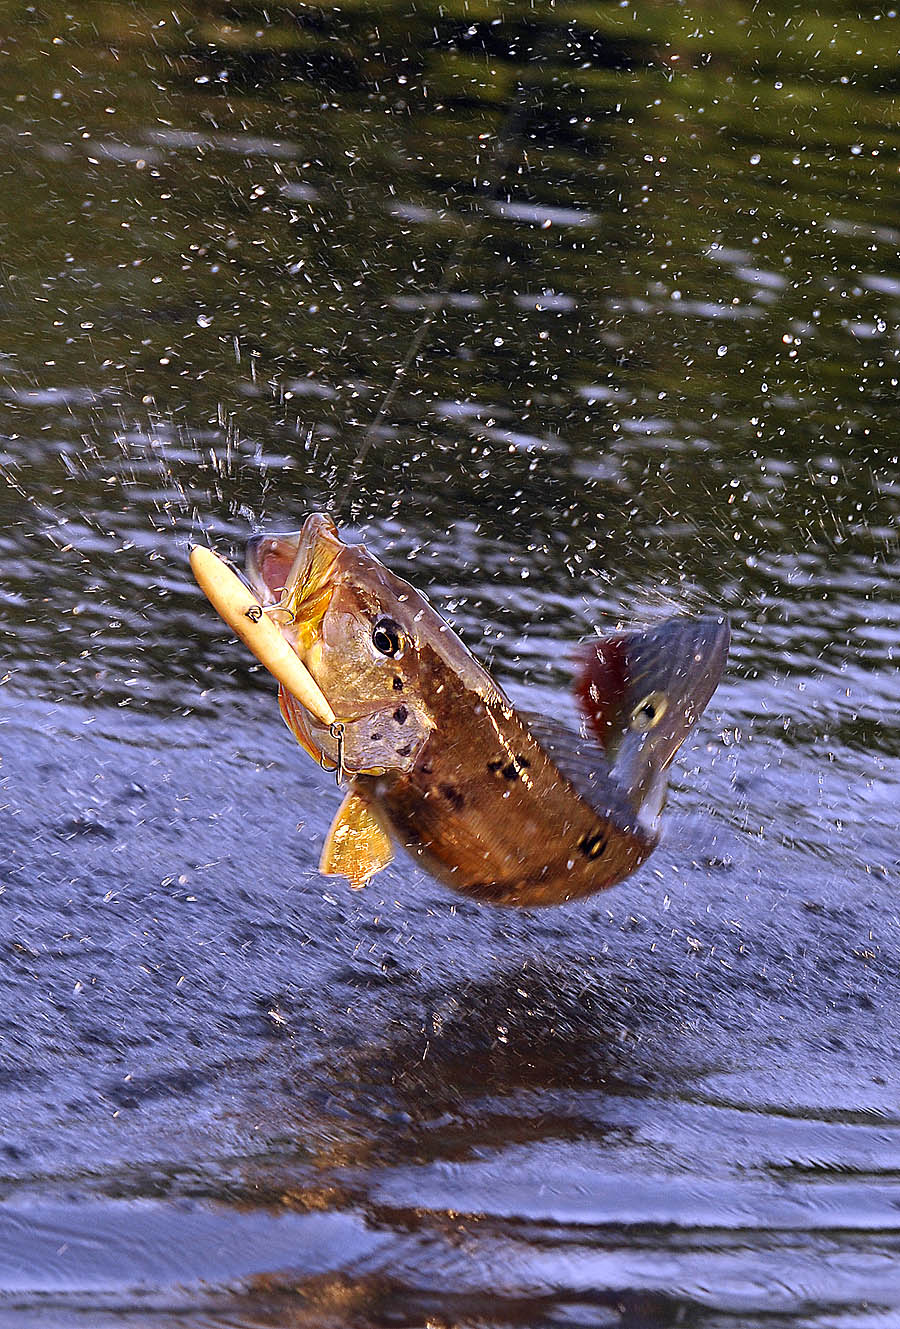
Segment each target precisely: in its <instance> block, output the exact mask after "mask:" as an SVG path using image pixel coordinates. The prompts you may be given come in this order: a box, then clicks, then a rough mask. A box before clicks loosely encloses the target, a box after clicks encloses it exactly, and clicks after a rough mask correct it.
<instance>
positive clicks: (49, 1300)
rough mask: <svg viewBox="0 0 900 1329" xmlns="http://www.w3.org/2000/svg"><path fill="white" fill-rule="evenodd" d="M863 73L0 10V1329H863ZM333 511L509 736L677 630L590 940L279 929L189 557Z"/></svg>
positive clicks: (882, 656) (888, 1207) (297, 9)
mask: <svg viewBox="0 0 900 1329" xmlns="http://www.w3.org/2000/svg"><path fill="white" fill-rule="evenodd" d="M407 11H409V12H407ZM896 33H897V20H896V12H895V11H894V10H888V9H885V8H881V7H878V6H868V7H866V8H864V9H863V8H860V9H854V10H847V9H846V7H844V6H839V5H836V4H832V5H828V6H821V5H820V6H819V7H818V9H817V10H816V11H815V12H814V13H811V12H809V11H808V10H806V9H804V8H798V7H795V6H792V5H789V4H786V3H778V4H777V5H769V6H768V7H767V8H765V9H762V8H760V7H759V6H750V5H742V4H732V3H726V4H724V5H722V4H720V5H717V6H694V7H692V8H690V7H684V6H680V5H679V6H676V5H662V6H657V5H652V4H650V3H646V2H642V3H637V4H629V5H626V6H619V5H615V4H613V5H599V4H598V5H593V4H592V5H588V4H562V3H558V4H556V5H554V4H552V3H549V2H548V3H543V2H541V3H534V4H524V3H522V4H513V3H510V4H508V5H504V6H481V5H475V4H473V3H472V0H468V3H466V2H465V0H459V2H457V0H453V2H452V3H445V4H443V5H441V6H437V5H430V4H425V5H418V6H417V7H416V8H415V10H414V11H413V10H411V9H410V8H409V7H408V6H393V5H378V6H372V5H366V4H364V3H359V4H357V3H349V4H344V5H342V6H341V7H340V8H335V7H332V6H320V7H318V8H311V7H310V8H307V7H301V6H297V5H273V6H270V7H267V8H264V7H262V6H257V5H255V4H252V3H237V4H229V5H225V4H223V3H220V0H211V2H210V3H207V4H203V5H200V4H196V5H193V6H192V7H191V8H190V12H188V11H187V10H184V11H181V10H179V11H177V12H174V13H173V11H172V9H171V6H169V7H165V6H162V5H159V6H157V5H154V4H149V3H148V4H144V5H142V6H140V7H137V8H135V7H133V6H130V5H128V6H126V5H124V4H118V3H108V4H103V5H100V4H94V3H90V2H89V3H84V4H79V5H78V6H68V7H66V6H62V5H59V4H56V3H50V4H47V5H44V6H42V7H40V8H39V9H35V8H30V7H21V8H19V9H11V10H10V13H9V14H8V15H7V18H6V21H5V22H4V24H3V33H2V36H0V57H2V58H0V106H2V107H3V111H4V121H3V124H2V126H0V176H2V193H3V197H4V199H5V207H4V208H3V251H2V272H3V296H2V301H3V304H2V307H3V312H4V315H5V318H4V336H3V342H2V345H0V402H2V418H3V422H4V423H3V434H2V437H0V517H2V521H0V555H2V561H0V567H2V580H0V643H2V646H0V649H2V658H0V665H2V668H0V683H2V691H0V699H2V701H3V708H2V713H0V726H2V727H0V756H2V764H0V921H2V926H0V955H2V966H0V992H2V998H3V999H2V1001H0V1101H2V1112H0V1196H2V1203H0V1320H2V1321H3V1322H4V1323H15V1324H20V1323H21V1324H22V1325H26V1324H28V1325H32V1324H33V1325H40V1326H46V1325H54V1326H55V1325H58V1324H63V1323H65V1324H67V1325H69V1324H80V1323H85V1324H90V1325H92V1326H93V1325H98V1326H99V1325H107V1324H108V1325H112V1324H119V1323H131V1324H141V1325H147V1326H153V1327H154V1329H161V1327H162V1326H170V1325H175V1324H179V1325H191V1326H212V1325H216V1326H225V1325H228V1326H236V1325H246V1326H249V1325H258V1326H261V1325H271V1326H275V1325H277V1326H285V1325H307V1324H308V1325H316V1326H336V1327H337V1326H353V1329H357V1327H358V1326H389V1325H403V1326H406V1325H409V1326H417V1325H424V1324H428V1325H433V1326H439V1327H440V1329H444V1327H445V1326H451V1325H460V1326H464V1325H465V1326H474V1325H478V1326H489V1325H490V1326H495V1325H496V1326H512V1325H517V1326H529V1327H530V1326H554V1327H555V1326H560V1329H562V1327H563V1326H565V1327H568V1326H573V1325H579V1326H580V1325H584V1326H607V1325H615V1326H623V1327H625V1329H661V1327H663V1326H675V1325H691V1326H698V1327H701V1326H702V1329H724V1326H729V1327H734V1329H738V1327H739V1329H756V1327H757V1326H759V1327H760V1329H762V1326H766V1327H768V1326H771V1325H775V1324H778V1325H791V1326H801V1325H802V1326H816V1329H826V1327H827V1329H873V1327H874V1326H878V1329H891V1327H892V1326H895V1325H896V1324H898V1323H900V1220H898V1214H900V1186H898V1175H900V1076H898V1071H897V1035H896V1015H897V1012H898V1009H900V918H898V913H897V909H896V891H897V886H898V884H900V837H898V831H897V807H898V802H900V719H898V704H897V692H898V653H900V594H898V591H900V554H898V538H897V521H898V513H900V464H898V458H900V440H898V433H900V431H898V424H900V410H898V392H897V388H898V377H900V375H898V359H900V356H898V352H900V336H898V324H900V260H898V243H900V229H898V225H897V217H898V215H900V214H898V209H897V200H898V185H897V161H898V149H900V138H898V131H897V124H896V116H895V114H894V111H893V100H892V99H893V97H894V94H895V93H896V88H897V80H898V73H900V66H898V57H897V45H898V44H897V36H896ZM426 317H429V318H430V321H429V323H428V325H427V326H426V327H425V331H424V336H423V339H422V345H421V350H420V351H419V353H418V355H416V356H414V357H413V358H412V359H411V361H410V363H409V365H408V367H407V369H406V372H405V374H403V375H402V377H401V379H400V381H399V384H398V385H397V390H396V392H395V394H394V396H393V398H392V400H391V403H390V409H389V410H388V411H387V413H386V414H385V416H384V418H383V419H381V420H380V421H378V423H377V427H376V428H375V429H374V431H373V430H372V429H371V426H372V424H373V421H376V420H377V418H378V415H379V408H380V406H381V404H382V403H383V401H384V398H385V394H386V393H387V392H388V390H389V389H390V388H391V386H392V384H393V383H394V380H395V374H396V371H397V369H398V367H399V366H401V365H402V364H403V363H404V358H405V357H406V356H407V354H408V353H409V352H410V348H411V347H413V346H414V345H415V344H416V343H414V338H415V336H416V333H417V330H418V329H421V328H422V327H423V320H424V319H425V318H426ZM361 453H364V454H365V455H364V456H363V457H362V460H361V461H359V462H355V461H354V459H356V458H358V457H359V456H360V454H361ZM345 489H346V493H345ZM335 503H338V504H339V507H340V512H339V516H340V517H341V518H342V521H343V523H344V524H348V525H350V528H351V530H355V531H356V532H357V533H358V534H359V535H360V536H363V537H364V538H366V539H367V541H368V542H369V543H370V545H371V546H372V548H373V549H374V550H375V551H376V552H377V553H379V554H380V555H381V556H382V557H383V558H384V560H385V561H386V562H388V563H389V564H390V565H391V566H393V567H394V568H396V569H397V570H398V571H400V572H402V573H403V574H404V575H407V576H408V577H409V578H411V579H412V580H413V581H414V582H415V583H416V584H417V585H418V586H420V587H421V588H423V589H426V590H428V591H429V593H430V594H431V595H432V597H433V598H434V599H435V600H436V602H437V603H438V604H439V605H441V606H442V607H444V608H445V609H446V610H447V611H448V613H449V615H450V617H451V618H452V620H453V622H454V624H455V625H456V626H458V627H459V628H460V630H461V631H462V633H463V635H464V636H465V638H466V640H467V641H468V642H469V644H470V645H471V646H472V647H473V649H474V650H475V651H476V652H477V653H478V654H479V656H480V657H481V658H482V659H484V660H485V661H487V662H488V663H489V664H490V665H491V667H492V668H493V669H494V671H495V672H496V674H497V676H498V677H499V678H500V679H501V680H502V682H503V683H504V685H505V686H507V687H508V688H509V690H510V691H511V693H512V694H513V696H514V697H515V698H516V699H517V700H519V701H521V702H522V703H523V704H524V705H526V706H529V707H531V708H532V709H541V710H546V711H551V710H552V711H557V712H563V713H569V711H570V709H571V701H570V699H569V694H568V670H569V660H570V657H571V653H572V649H573V647H574V645H575V643H576V642H577V641H578V639H579V638H580V637H583V636H584V635H586V634H588V633H590V632H591V630H592V628H593V627H595V626H596V627H600V628H602V627H604V626H607V625H609V624H610V623H613V622H615V621H617V620H618V619H619V618H620V617H624V618H632V617H634V616H637V617H640V616H641V614H643V613H646V612H648V611H651V610H654V609H656V608H657V607H658V606H659V605H660V604H664V605H674V606H675V607H677V608H681V607H686V608H694V607H699V606H704V607H705V606H708V605H724V606H725V607H726V608H727V609H728V611H729V612H730V614H731V616H732V622H733V628H734V650H733V655H732V665H731V669H730V672H729V675H728V677H727V678H726V680H725V682H724V683H723V685H722V686H721V688H720V689H719V692H718V693H717V695H716V698H715V700H714V703H713V706H712V707H711V710H710V713H709V715H708V717H707V718H706V720H705V722H704V724H703V727H702V729H701V732H700V733H699V735H698V737H697V738H696V740H695V741H694V742H693V744H692V745H691V746H690V748H689V750H688V751H687V753H686V754H684V755H683V756H682V758H681V759H680V762H679V765H678V769H677V772H676V777H675V782H674V783H675V789H674V793H673V798H672V800H671V807H670V815H669V823H668V835H667V839H666V841H665V842H664V844H663V845H662V846H661V847H660V849H659V850H658V851H657V852H656V854H655V855H654V856H653V858H652V859H651V860H650V861H649V863H648V864H647V865H646V866H645V867H644V868H643V869H642V870H641V871H640V872H639V873H638V874H637V875H636V876H635V877H634V878H633V879H632V880H631V881H629V882H627V883H625V884H624V885H622V886H620V887H618V888H616V889H615V890H614V891H612V892H609V893H608V894H606V895H603V896H600V897H597V898H595V899H593V900H590V901H585V902H582V903H581V904H579V905H574V906H571V907H567V908H562V909H558V910H555V911H548V912H539V913H522V914H510V913H507V912H503V911H494V910H491V909H487V908H483V907H479V906H476V905H473V904H470V903H468V902H466V901H464V900H456V899H455V898H454V897H452V896H451V895H450V894H449V893H448V892H446V891H444V890H442V889H441V888H440V887H439V886H437V885H436V884H434V883H433V882H431V881H430V880H429V879H427V878H425V877H424V876H423V875H422V874H420V873H419V872H418V871H417V870H416V869H415V868H413V867H412V866H411V865H410V864H409V863H407V862H398V863H396V864H394V865H393V867H392V868H391V869H389V870H388V872H386V873H385V874H384V875H383V876H382V877H379V878H378V880H377V882H375V883H374V884H372V885H370V887H369V888H368V889H367V890H366V891H365V892H364V893H362V894H361V895H356V894H351V893H350V892H349V891H347V890H345V889H344V888H343V887H342V885H341V884H340V883H339V882H338V883H335V882H326V881H324V880H323V879H322V878H320V877H319V876H318V874H317V873H316V870H315V865H316V861H317V857H318V852H319V847H320V845H321V842H322V839H323V836H324V834H325V831H326V830H327V827H328V824H329V821H330V819H331V817H332V815H333V813H334V810H335V808H336V804H337V798H338V795H337V793H336V791H335V790H334V788H333V786H332V785H331V784H330V783H329V781H328V780H327V779H326V777H325V776H324V775H323V774H322V773H320V772H319V771H317V770H316V769H315V768H314V767H313V766H312V764H311V763H309V762H307V761H306V760H305V758H304V757H303V754H302V753H300V752H299V751H298V750H297V749H296V748H295V746H294V745H293V744H292V740H291V739H290V737H289V735H288V734H287V732H286V731H284V730H283V729H282V727H281V725H280V721H279V719H278V716H277V708H276V707H275V705H274V701H273V698H272V689H271V686H270V684H269V683H267V682H266V681H265V679H264V678H263V677H262V676H261V675H260V673H259V672H258V671H254V670H253V668H252V667H249V666H248V660H247V657H246V655H245V653H244V652H243V651H242V650H241V649H240V648H239V647H238V646H237V645H236V644H235V643H233V642H231V641H229V640H228V639H227V637H226V635H225V634H224V632H223V630H222V628H221V625H220V624H219V623H218V622H217V621H216V620H215V618H214V616H213V615H212V614H211V612H209V611H208V610H207V609H205V608H204V606H203V605H202V604H201V603H200V601H199V597H198V594H197V592H196V590H195V588H194V586H193V584H192V582H191V579H190V577H189V574H188V571H187V565H186V557H185V547H186V540H187V538H188V537H189V536H190V535H191V534H196V533H198V532H204V531H205V532H206V533H207V534H208V535H209V536H210V537H212V538H214V539H215V540H216V541H218V542H219V543H220V544H222V545H224V546H225V547H226V548H227V547H231V548H233V549H235V550H237V549H239V548H240V546H241V544H242V542H243V541H244V539H245V538H246V536H247V534H248V532H250V531H251V530H255V529H259V528H269V529H286V528H291V527H296V526H297V525H298V524H299V520H300V518H301V516H302V515H303V514H304V513H306V512H307V511H309V510H311V509H317V508H323V507H328V506H332V505H334V504H335Z"/></svg>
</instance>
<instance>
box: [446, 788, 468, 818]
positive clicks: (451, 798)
mask: <svg viewBox="0 0 900 1329" xmlns="http://www.w3.org/2000/svg"><path fill="white" fill-rule="evenodd" d="M441 793H442V794H443V795H444V798H446V800H447V802H448V803H449V804H450V806H451V807H452V808H455V809H456V811H457V812H459V810H460V809H461V808H463V807H465V805H466V800H465V799H464V798H463V796H462V794H461V793H460V792H459V790H458V789H457V788H456V787H455V786H454V785H452V784H442V785H441Z"/></svg>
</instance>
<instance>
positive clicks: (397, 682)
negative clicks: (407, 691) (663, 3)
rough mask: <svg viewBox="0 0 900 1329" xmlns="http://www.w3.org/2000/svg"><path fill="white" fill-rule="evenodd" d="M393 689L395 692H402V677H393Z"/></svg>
mask: <svg viewBox="0 0 900 1329" xmlns="http://www.w3.org/2000/svg"><path fill="white" fill-rule="evenodd" d="M394 691H395V692H402V691H403V679H402V678H395V679H394Z"/></svg>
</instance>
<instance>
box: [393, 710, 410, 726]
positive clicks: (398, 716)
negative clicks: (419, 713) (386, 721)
mask: <svg viewBox="0 0 900 1329" xmlns="http://www.w3.org/2000/svg"><path fill="white" fill-rule="evenodd" d="M408 715H409V711H408V710H407V709H406V707H405V706H398V707H397V709H396V710H395V711H394V719H395V720H396V721H397V724H406V718H407V716H408Z"/></svg>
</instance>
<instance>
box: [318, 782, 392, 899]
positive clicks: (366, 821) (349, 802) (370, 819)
mask: <svg viewBox="0 0 900 1329" xmlns="http://www.w3.org/2000/svg"><path fill="white" fill-rule="evenodd" d="M393 857H394V851H393V849H392V848H391V840H390V836H389V835H388V831H387V826H386V825H385V823H384V820H383V818H382V817H381V816H380V815H379V813H378V812H377V811H376V810H375V808H374V807H373V806H372V804H371V803H370V802H369V801H368V799H365V798H363V797H362V796H361V795H360V794H358V793H356V792H354V790H352V789H351V790H350V793H349V794H348V795H347V797H346V798H345V799H344V801H343V803H342V804H341V806H340V808H339V809H338V814H337V816H336V817H335V819H334V821H333V822H332V824H331V830H330V831H329V832H328V836H327V838H326V840H325V845H324V847H323V849H322V858H321V861H320V863H319V871H320V872H322V873H324V875H325V876H326V877H346V878H347V880H348V881H349V882H350V885H351V886H352V887H353V889H354V890H355V891H358V890H361V888H362V887H363V886H365V884H366V882H367V881H368V880H369V878H370V877H374V875H375V873H376V872H380V871H381V869H382V868H384V867H387V865H388V863H390V861H391V859H392V858H393Z"/></svg>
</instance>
